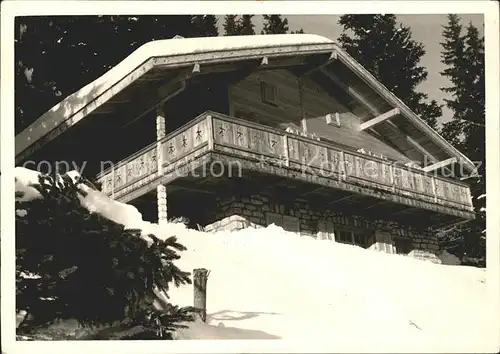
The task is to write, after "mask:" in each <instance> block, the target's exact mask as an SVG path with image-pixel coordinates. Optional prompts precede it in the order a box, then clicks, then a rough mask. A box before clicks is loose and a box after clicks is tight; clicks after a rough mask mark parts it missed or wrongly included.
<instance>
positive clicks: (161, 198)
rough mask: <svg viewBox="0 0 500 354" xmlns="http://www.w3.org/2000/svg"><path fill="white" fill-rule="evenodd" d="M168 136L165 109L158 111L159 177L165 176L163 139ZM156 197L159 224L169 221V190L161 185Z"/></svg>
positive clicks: (159, 108) (160, 108)
mask: <svg viewBox="0 0 500 354" xmlns="http://www.w3.org/2000/svg"><path fill="white" fill-rule="evenodd" d="M165 136H166V125H165V113H164V112H163V107H162V106H158V107H157V109H156V156H157V159H158V160H157V173H158V177H160V176H162V175H163V149H162V147H161V145H162V139H163V138H164V137H165ZM156 197H157V202H158V223H159V224H160V223H162V222H166V221H167V215H168V213H167V188H166V187H165V186H164V185H162V184H160V185H159V186H158V187H156Z"/></svg>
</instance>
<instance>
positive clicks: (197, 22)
mask: <svg viewBox="0 0 500 354" xmlns="http://www.w3.org/2000/svg"><path fill="white" fill-rule="evenodd" d="M191 23H192V25H193V31H194V32H195V36H196V37H217V36H218V35H219V30H218V29H217V18H216V17H215V16H214V15H194V16H193V17H192V19H191Z"/></svg>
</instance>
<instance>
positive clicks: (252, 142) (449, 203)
mask: <svg viewBox="0 0 500 354" xmlns="http://www.w3.org/2000/svg"><path fill="white" fill-rule="evenodd" d="M160 144H161V150H160V153H161V154H162V161H163V166H162V173H161V174H159V173H158V166H157V161H158V156H157V149H156V143H154V144H152V145H150V146H149V147H146V148H145V149H143V150H141V151H139V152H138V153H137V154H135V155H134V156H131V157H130V158H129V159H126V160H124V161H122V162H120V163H119V164H117V166H115V167H114V168H112V169H110V170H107V171H104V172H103V173H102V174H101V175H100V176H98V181H99V182H100V183H101V184H102V186H103V192H105V193H107V194H108V195H110V196H113V197H114V198H117V199H118V200H123V201H130V200H131V196H133V195H134V194H131V193H132V192H135V191H136V190H137V189H139V188H142V189H143V192H142V193H146V192H147V191H148V190H152V189H154V188H155V187H156V185H159V184H165V183H168V182H171V181H174V180H175V179H182V178H183V177H187V174H185V173H189V171H193V170H191V169H194V167H193V166H195V165H196V166H198V163H197V162H200V161H201V160H202V157H203V160H204V161H205V162H204V163H205V164H209V163H210V162H211V161H212V162H213V161H223V162H224V165H225V166H229V164H231V163H234V162H240V163H241V164H242V165H244V166H245V169H252V168H253V169H256V170H259V171H262V172H263V173H271V174H279V175H282V176H286V177H287V178H295V179H298V180H303V181H308V182H309V181H310V182H312V183H317V184H318V185H322V186H325V187H328V188H336V189H341V190H344V191H347V192H352V193H359V194H366V195H367V196H375V197H377V198H381V199H384V200H388V201H391V202H395V203H401V204H404V205H408V206H412V207H415V208H422V209H426V210H429V211H433V212H436V213H444V214H449V215H453V216H456V217H459V218H464V219H468V218H470V217H471V216H472V215H473V206H472V203H471V198H470V195H469V193H470V191H469V187H468V186H467V185H466V184H464V183H460V182H458V181H454V180H451V179H444V178H442V177H438V176H433V175H429V174H426V173H424V172H423V171H421V170H418V169H413V168H411V167H404V166H398V165H397V164H394V163H393V162H390V161H387V160H384V159H380V158H377V157H375V156H367V155H365V154H362V153H358V152H355V151H352V150H351V151H348V150H345V149H342V148H341V147H339V146H335V145H334V144H331V143H324V142H321V141H318V140H315V139H311V138H308V137H304V136H298V135H295V134H291V133H287V132H286V131H284V130H280V129H277V128H271V127H269V126H264V125H260V124H258V123H254V122H249V121H245V120H242V119H238V118H234V117H229V116H225V115H222V114H218V113H215V112H206V113H204V114H202V115H201V116H199V117H198V118H196V119H194V120H193V121H191V122H190V123H189V124H187V125H185V126H183V127H181V128H180V129H178V130H177V131H175V132H172V133H171V134H169V135H167V136H166V137H165V138H163V139H161V140H160ZM197 160H199V161H197ZM200 165H201V162H200ZM180 167H183V169H181V170H179V168H180ZM294 172H295V173H294ZM297 172H299V173H297Z"/></svg>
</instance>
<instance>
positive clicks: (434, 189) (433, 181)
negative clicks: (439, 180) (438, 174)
mask: <svg viewBox="0 0 500 354" xmlns="http://www.w3.org/2000/svg"><path fill="white" fill-rule="evenodd" d="M431 182H432V194H433V195H434V202H435V203H437V201H438V195H437V192H436V178H434V176H431Z"/></svg>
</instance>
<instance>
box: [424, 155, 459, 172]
mask: <svg viewBox="0 0 500 354" xmlns="http://www.w3.org/2000/svg"><path fill="white" fill-rule="evenodd" d="M456 162H457V158H456V157H450V158H449V159H446V160H443V161H438V162H436V163H433V164H432V165H430V166H426V167H424V168H423V170H424V172H432V171H435V170H437V169H439V168H444V167H447V166H449V165H451V164H454V163H456Z"/></svg>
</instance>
